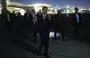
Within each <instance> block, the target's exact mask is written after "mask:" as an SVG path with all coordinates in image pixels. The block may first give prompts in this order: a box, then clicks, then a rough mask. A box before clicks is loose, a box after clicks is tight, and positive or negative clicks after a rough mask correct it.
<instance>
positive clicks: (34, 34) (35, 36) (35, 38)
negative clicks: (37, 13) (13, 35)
mask: <svg viewBox="0 0 90 58" xmlns="http://www.w3.org/2000/svg"><path fill="white" fill-rule="evenodd" d="M32 31H33V38H34V41H35V42H36V41H37V24H33V27H32Z"/></svg>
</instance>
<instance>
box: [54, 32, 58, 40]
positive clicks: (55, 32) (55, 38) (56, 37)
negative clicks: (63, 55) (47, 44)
mask: <svg viewBox="0 0 90 58" xmlns="http://www.w3.org/2000/svg"><path fill="white" fill-rule="evenodd" d="M56 34H57V32H56V31H55V33H54V39H55V40H56V38H57V37H56Z"/></svg>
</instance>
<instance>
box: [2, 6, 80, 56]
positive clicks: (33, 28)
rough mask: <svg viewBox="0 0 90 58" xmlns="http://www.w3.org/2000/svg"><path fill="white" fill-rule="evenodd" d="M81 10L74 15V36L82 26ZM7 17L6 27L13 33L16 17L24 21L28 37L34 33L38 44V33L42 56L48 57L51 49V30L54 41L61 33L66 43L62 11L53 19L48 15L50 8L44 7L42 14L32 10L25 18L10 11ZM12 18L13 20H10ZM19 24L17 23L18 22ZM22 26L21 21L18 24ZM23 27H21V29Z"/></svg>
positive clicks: (76, 9) (76, 10)
mask: <svg viewBox="0 0 90 58" xmlns="http://www.w3.org/2000/svg"><path fill="white" fill-rule="evenodd" d="M78 11H79V9H78V7H76V8H75V13H74V14H73V15H72V22H73V24H72V25H73V26H74V35H76V34H77V32H78V29H79V27H80V24H81V15H80V14H79V13H78ZM6 13H7V15H6V17H5V14H3V15H2V18H3V19H6V22H7V23H6V25H7V27H8V31H10V32H11V30H12V29H11V28H12V24H13V22H14V19H15V16H17V18H19V19H24V23H25V24H24V25H25V27H24V28H25V31H26V33H25V34H26V35H28V33H29V32H32V33H33V38H34V42H35V43H37V33H39V35H40V40H41V43H40V46H39V52H40V55H44V56H46V57H48V47H49V32H50V30H51V29H53V30H54V32H55V34H54V39H56V33H57V32H59V33H61V34H62V35H61V37H62V41H65V38H64V28H63V25H64V19H66V18H65V17H64V15H63V14H62V10H58V12H57V15H55V16H53V17H51V16H50V14H48V7H46V6H43V7H42V12H41V11H39V12H38V13H37V14H36V13H35V10H34V9H32V11H31V12H30V11H28V10H27V12H26V13H25V14H24V16H23V18H22V16H21V14H20V13H18V14H17V15H15V14H14V12H13V13H12V14H10V13H9V11H7V12H6ZM10 18H11V19H10ZM16 22H17V21H16ZM18 24H20V21H19V22H18ZM20 27H21V25H20V26H19V28H20ZM43 47H45V48H44V54H42V51H41V50H42V48H43Z"/></svg>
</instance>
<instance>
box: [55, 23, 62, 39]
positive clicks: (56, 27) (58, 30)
mask: <svg viewBox="0 0 90 58" xmlns="http://www.w3.org/2000/svg"><path fill="white" fill-rule="evenodd" d="M63 29H64V28H63V26H60V25H59V24H57V25H55V27H54V32H55V34H54V39H55V40H56V34H57V33H60V34H61V37H62V40H64V33H63V32H64V30H63Z"/></svg>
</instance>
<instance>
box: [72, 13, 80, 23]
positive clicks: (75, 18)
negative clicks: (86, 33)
mask: <svg viewBox="0 0 90 58" xmlns="http://www.w3.org/2000/svg"><path fill="white" fill-rule="evenodd" d="M78 15H79V23H78V22H77V17H76V15H75V13H74V14H73V15H72V22H73V25H77V24H78V25H80V24H81V14H80V13H78Z"/></svg>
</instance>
